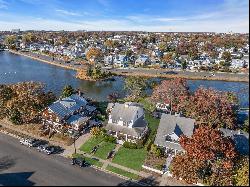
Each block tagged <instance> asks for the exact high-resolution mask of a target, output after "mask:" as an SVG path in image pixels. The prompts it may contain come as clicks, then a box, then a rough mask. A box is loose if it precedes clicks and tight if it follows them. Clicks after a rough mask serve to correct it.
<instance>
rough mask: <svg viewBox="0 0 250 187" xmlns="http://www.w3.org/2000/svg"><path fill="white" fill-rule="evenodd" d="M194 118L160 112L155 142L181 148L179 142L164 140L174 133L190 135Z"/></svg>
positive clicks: (164, 145)
mask: <svg viewBox="0 0 250 187" xmlns="http://www.w3.org/2000/svg"><path fill="white" fill-rule="evenodd" d="M194 125H195V120H194V119H191V118H185V117H179V116H174V115H170V114H162V116H161V120H160V124H159V127H158V130H157V135H156V138H155V142H154V143H155V144H156V145H159V146H162V147H168V148H172V149H177V150H183V149H182V147H181V146H180V144H179V143H174V142H166V136H167V135H169V134H172V133H175V134H176V135H177V136H178V137H180V136H181V135H186V136H188V137H190V136H192V134H193V131H194Z"/></svg>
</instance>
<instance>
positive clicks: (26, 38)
mask: <svg viewBox="0 0 250 187" xmlns="http://www.w3.org/2000/svg"><path fill="white" fill-rule="evenodd" d="M35 41H36V36H35V35H34V34H32V33H27V34H24V35H23V36H22V42H24V43H27V44H29V43H32V42H35Z"/></svg>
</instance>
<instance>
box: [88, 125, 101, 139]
mask: <svg viewBox="0 0 250 187" xmlns="http://www.w3.org/2000/svg"><path fill="white" fill-rule="evenodd" d="M90 134H91V135H93V136H94V137H97V136H101V135H102V130H101V129H100V128H99V127H93V128H92V129H91V130H90Z"/></svg>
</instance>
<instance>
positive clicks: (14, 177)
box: [0, 172, 35, 186]
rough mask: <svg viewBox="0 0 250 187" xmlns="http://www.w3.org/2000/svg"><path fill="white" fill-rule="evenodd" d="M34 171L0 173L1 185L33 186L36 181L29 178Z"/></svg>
mask: <svg viewBox="0 0 250 187" xmlns="http://www.w3.org/2000/svg"><path fill="white" fill-rule="evenodd" d="M33 173H34V172H20V173H4V174H0V185H3V186H33V185H34V184H35V183H34V182H32V181H30V180H29V178H30V177H31V176H32V175H33Z"/></svg>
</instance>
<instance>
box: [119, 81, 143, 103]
mask: <svg viewBox="0 0 250 187" xmlns="http://www.w3.org/2000/svg"><path fill="white" fill-rule="evenodd" d="M146 88H147V82H146V79H145V78H141V77H133V76H129V77H127V78H126V79H125V84H124V89H125V90H127V91H128V94H129V97H130V98H131V99H132V100H135V99H138V98H139V97H143V96H144V95H145V90H146Z"/></svg>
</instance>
